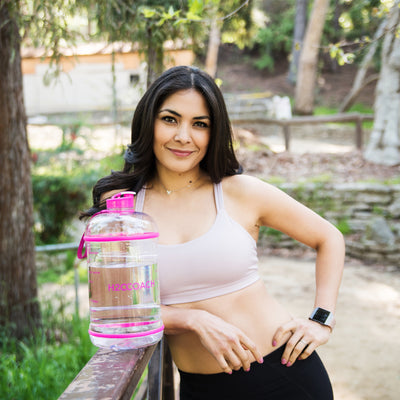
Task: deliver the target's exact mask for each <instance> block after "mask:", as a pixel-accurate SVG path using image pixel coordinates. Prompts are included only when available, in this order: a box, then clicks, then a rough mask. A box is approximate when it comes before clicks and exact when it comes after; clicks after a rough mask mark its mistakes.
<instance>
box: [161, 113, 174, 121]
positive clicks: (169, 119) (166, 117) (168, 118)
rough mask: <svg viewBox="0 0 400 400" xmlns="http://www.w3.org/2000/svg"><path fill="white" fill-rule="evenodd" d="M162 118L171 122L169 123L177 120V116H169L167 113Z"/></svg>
mask: <svg viewBox="0 0 400 400" xmlns="http://www.w3.org/2000/svg"><path fill="white" fill-rule="evenodd" d="M161 119H162V120H163V121H165V122H169V123H173V122H175V118H174V117H171V116H169V115H166V116H165V117H162V118H161Z"/></svg>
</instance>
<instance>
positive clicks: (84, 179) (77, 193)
mask: <svg viewBox="0 0 400 400" xmlns="http://www.w3.org/2000/svg"><path fill="white" fill-rule="evenodd" d="M34 154H35V158H36V159H37V161H36V163H35V164H34V165H33V167H32V186H33V199H34V213H35V215H34V216H35V226H34V231H35V237H36V238H35V240H36V244H52V243H60V242H61V243H62V242H66V241H68V240H70V237H69V236H68V232H67V228H68V225H69V224H70V222H71V221H72V220H73V219H75V218H77V217H78V216H79V212H80V211H82V210H84V209H86V208H88V207H89V206H90V202H91V192H92V188H93V185H94V184H95V183H96V181H97V180H98V179H99V178H101V177H102V176H105V175H108V174H109V173H110V171H111V169H112V168H114V169H115V168H118V166H120V167H122V163H123V159H122V157H121V154H114V155H112V156H109V157H103V158H102V159H101V160H96V159H94V160H90V159H88V158H87V157H85V152H84V148H78V147H76V146H75V144H74V143H73V142H72V143H71V142H67V141H66V140H63V142H62V144H61V146H60V147H58V148H56V149H54V150H48V151H39V150H38V151H34Z"/></svg>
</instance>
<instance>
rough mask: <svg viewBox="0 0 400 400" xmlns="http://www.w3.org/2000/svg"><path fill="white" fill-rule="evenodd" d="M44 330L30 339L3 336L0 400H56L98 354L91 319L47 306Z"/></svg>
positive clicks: (44, 314) (0, 358)
mask: <svg viewBox="0 0 400 400" xmlns="http://www.w3.org/2000/svg"><path fill="white" fill-rule="evenodd" d="M46 307H47V308H45V309H43V310H42V314H43V327H42V328H40V329H38V331H37V332H36V333H35V334H34V335H33V337H32V338H31V339H30V340H27V341H20V340H17V339H15V338H13V337H9V335H7V332H6V331H5V329H4V328H2V332H1V333H0V376H1V377H2V378H1V379H0V398H1V399H2V400H8V399H9V400H11V399H18V400H37V399H41V400H47V399H49V400H50V399H56V398H58V397H59V396H60V395H61V394H62V392H63V391H64V390H65V389H66V387H67V386H68V385H69V383H70V382H71V381H72V380H73V379H74V377H75V376H76V375H77V374H78V372H79V371H80V370H81V369H82V368H83V366H84V365H85V364H86V363H87V362H88V360H89V359H90V358H91V357H92V355H93V354H94V353H95V351H96V347H94V346H93V345H92V344H91V342H90V339H89V335H88V333H87V328H88V324H89V321H88V319H86V318H85V319H80V318H78V317H73V316H66V315H64V313H63V312H62V307H61V312H60V308H58V309H57V310H56V309H54V308H52V307H50V308H49V306H46Z"/></svg>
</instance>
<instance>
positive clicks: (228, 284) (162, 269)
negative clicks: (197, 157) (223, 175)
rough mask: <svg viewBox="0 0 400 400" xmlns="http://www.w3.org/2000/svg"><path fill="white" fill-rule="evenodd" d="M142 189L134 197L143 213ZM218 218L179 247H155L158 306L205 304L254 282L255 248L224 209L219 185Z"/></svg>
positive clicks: (217, 188) (137, 208) (143, 196)
mask: <svg viewBox="0 0 400 400" xmlns="http://www.w3.org/2000/svg"><path fill="white" fill-rule="evenodd" d="M145 191H146V189H145V188H142V189H141V190H140V192H139V193H138V194H137V196H136V206H135V210H136V211H139V212H141V211H142V210H143V204H144V198H145ZM214 198H215V204H216V209H217V216H216V218H215V221H214V224H213V225H212V227H211V228H210V229H209V231H208V232H206V233H205V234H203V235H201V236H200V237H198V238H195V239H193V240H190V241H188V242H185V243H181V244H172V245H163V244H159V245H158V274H159V280H160V295H161V304H165V305H169V304H178V303H187V302H193V301H199V300H205V299H209V298H212V297H216V296H221V295H224V294H227V293H231V292H234V291H237V290H240V289H243V288H244V287H246V286H248V285H251V284H252V283H254V282H256V281H257V280H258V279H259V278H260V276H259V273H258V257H257V244H256V241H255V240H254V239H253V237H252V236H251V235H250V234H249V232H247V231H246V229H244V228H243V227H242V226H241V225H240V224H239V223H238V222H236V221H234V220H233V219H232V218H231V217H230V216H229V215H228V213H227V212H226V210H225V208H224V199H223V193H222V185H221V183H218V184H214Z"/></svg>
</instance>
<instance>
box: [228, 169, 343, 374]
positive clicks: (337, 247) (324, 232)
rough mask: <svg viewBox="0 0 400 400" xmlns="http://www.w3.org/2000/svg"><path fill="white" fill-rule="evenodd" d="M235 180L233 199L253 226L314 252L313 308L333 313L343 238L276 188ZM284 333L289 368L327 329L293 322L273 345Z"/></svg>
mask: <svg viewBox="0 0 400 400" xmlns="http://www.w3.org/2000/svg"><path fill="white" fill-rule="evenodd" d="M235 178H236V177H235ZM237 178H238V181H239V180H240V182H239V185H235V186H237V187H241V190H240V193H239V192H238V193H236V196H239V199H240V203H241V206H242V207H245V209H246V210H252V211H251V212H252V213H253V219H254V221H255V224H256V225H258V226H268V227H271V228H274V229H277V230H279V231H281V232H283V233H285V234H287V235H288V236H290V237H292V238H293V239H295V240H297V241H299V242H301V243H304V244H306V245H307V246H309V247H311V248H313V249H315V250H316V253H317V258H316V269H315V277H316V280H315V282H316V290H315V300H314V306H315V307H321V308H324V309H326V310H328V311H330V312H332V313H334V312H335V309H336V301H337V296H338V292H339V286H340V282H341V279H342V272H343V267H344V256H345V245H344V240H343V235H342V234H341V233H340V232H339V231H338V230H337V229H336V228H335V227H334V226H333V225H332V224H331V223H330V222H328V221H327V220H325V219H324V218H322V217H321V216H319V215H318V214H316V213H315V212H313V211H312V210H310V209H309V208H307V207H305V206H304V205H302V204H301V203H299V202H297V201H296V200H294V199H293V198H291V197H290V196H288V195H287V194H285V193H284V192H283V191H281V190H279V189H278V188H276V187H274V186H272V185H269V184H267V183H265V182H262V181H261V180H259V179H256V178H252V177H248V176H242V177H237ZM311 311H312V310H310V313H311ZM288 333H291V336H290V337H289V340H288V341H287V344H286V348H285V351H284V354H283V359H284V361H283V363H285V364H286V365H288V366H290V365H292V364H293V363H294V362H295V361H296V359H297V358H300V359H304V358H307V357H308V356H309V355H310V354H311V353H312V352H313V351H314V350H315V348H316V347H318V346H319V345H321V344H323V343H326V342H327V341H328V339H329V336H330V333H331V329H330V328H329V327H327V326H324V325H321V324H319V323H317V322H314V321H310V320H308V319H293V320H292V321H290V322H288V323H287V324H284V325H283V326H282V327H280V328H279V329H278V331H277V332H276V334H275V336H274V338H273V344H274V343H279V341H280V339H282V338H283V336H284V335H286V334H288Z"/></svg>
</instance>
